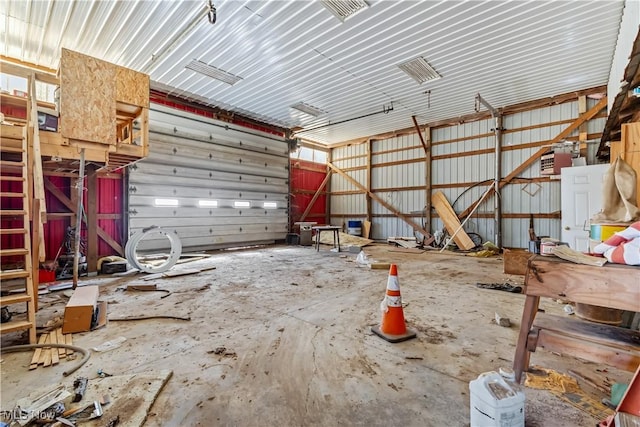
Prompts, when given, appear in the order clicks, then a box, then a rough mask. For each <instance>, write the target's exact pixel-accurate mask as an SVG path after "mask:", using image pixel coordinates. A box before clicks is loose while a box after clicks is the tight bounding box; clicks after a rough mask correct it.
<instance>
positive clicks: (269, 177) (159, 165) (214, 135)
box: [128, 105, 289, 251]
mask: <svg viewBox="0 0 640 427" xmlns="http://www.w3.org/2000/svg"><path fill="white" fill-rule="evenodd" d="M149 123H150V129H149V131H150V132H149V137H150V144H149V147H150V148H149V149H150V154H149V157H148V158H146V159H144V160H141V161H140V162H138V163H136V164H134V165H132V166H130V167H129V187H128V188H129V199H128V201H129V231H130V233H133V232H135V231H137V230H140V229H142V228H146V227H150V226H154V225H155V226H159V227H162V228H163V229H165V230H166V231H169V232H175V233H176V234H177V235H178V236H179V237H180V240H181V242H182V245H183V248H184V250H193V249H195V248H198V249H213V248H216V247H229V246H234V245H235V246H238V245H250V244H256V243H265V242H268V241H274V240H280V239H284V238H285V237H286V233H287V226H288V194H289V181H288V169H287V165H288V161H289V160H288V152H287V147H288V145H287V143H286V142H285V141H284V139H283V138H282V137H278V136H275V135H269V134H263V133H260V132H258V131H255V130H252V129H249V130H244V129H241V128H239V127H236V126H233V125H230V124H227V123H223V122H218V121H214V120H211V119H208V118H205V117H199V116H194V115H192V114H189V113H185V112H180V111H173V110H170V109H167V108H165V107H159V106H156V105H152V108H151V112H150V118H149ZM161 199H165V200H161ZM214 200H215V202H216V203H217V206H216V207H200V206H199V203H203V201H205V202H204V203H207V202H208V203H211V202H212V201H214ZM234 202H245V203H246V202H249V203H250V207H240V208H238V207H234ZM265 202H269V204H268V205H267V206H266V208H265V205H264V203H265ZM271 203H275V206H276V208H273V205H271ZM163 204H164V205H166V204H171V206H162V205H163ZM173 204H175V206H173ZM168 249H169V241H168V239H166V238H162V237H160V236H158V237H157V238H152V239H150V240H147V239H145V240H143V241H141V242H140V244H139V245H138V250H143V251H144V250H162V251H164V250H168Z"/></svg>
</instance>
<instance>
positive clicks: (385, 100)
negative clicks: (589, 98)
mask: <svg viewBox="0 0 640 427" xmlns="http://www.w3.org/2000/svg"><path fill="white" fill-rule="evenodd" d="M367 3H368V4H369V7H368V8H366V9H365V10H363V11H361V12H359V13H357V14H356V15H354V16H353V17H350V18H348V19H347V20H345V22H344V23H342V22H341V21H340V20H339V19H338V18H336V17H335V16H334V15H333V14H332V13H331V12H330V11H329V10H328V9H326V8H325V7H324V6H323V5H322V4H321V2H319V1H232V0H226V1H221V0H215V1H214V4H215V7H216V8H217V22H216V23H215V24H213V25H212V24H210V23H209V21H208V19H207V16H206V14H207V10H208V9H207V3H206V2H205V1H186V0H182V1H51V0H50V1H45V0H30V1H26V0H3V1H1V2H0V40H2V42H3V47H2V48H0V53H2V54H3V55H6V56H9V57H13V58H17V59H20V60H23V61H26V62H32V63H36V64H38V65H42V66H46V67H51V68H57V66H58V61H59V51H60V48H61V47H66V48H69V49H73V50H77V51H80V52H83V53H86V54H89V55H92V56H95V57H98V58H101V59H105V60H108V61H111V62H114V63H117V64H120V65H124V66H126V67H130V68H133V69H136V70H140V71H145V72H148V73H150V75H151V79H152V80H153V81H154V82H156V87H159V88H162V89H164V90H170V91H171V92H172V93H173V94H175V95H181V96H185V97H188V98H193V99H198V100H200V101H204V102H207V103H208V104H211V105H215V106H220V107H222V108H227V109H231V110H234V111H238V112H242V113H244V114H248V115H250V116H252V117H254V118H257V119H260V120H264V121H267V122H270V123H272V124H276V125H280V126H285V127H296V126H299V127H303V128H306V129H309V128H314V127H317V126H320V125H324V124H327V123H334V122H340V121H343V120H346V119H350V118H353V117H357V116H363V115H367V114H369V113H376V112H381V111H383V108H385V107H386V108H388V107H389V106H390V105H391V104H393V111H390V112H388V113H387V114H377V115H373V116H370V117H367V118H363V119H360V120H356V121H350V122H347V123H344V124H338V125H334V126H329V127H324V128H321V129H318V130H316V131H309V132H303V133H300V134H299V136H301V137H304V138H307V139H311V140H315V141H318V142H323V143H336V142H341V141H345V140H351V139H354V138H359V137H364V136H368V135H373V134H378V133H383V132H388V131H393V130H397V129H402V128H406V127H410V126H412V121H411V116H412V115H415V116H418V118H419V121H420V122H430V121H435V120H440V119H445V118H450V117H455V116H459V115H463V114H467V113H471V112H473V107H474V96H475V94H476V92H480V93H481V94H482V96H483V98H485V99H487V100H488V101H489V102H490V103H491V104H492V105H493V106H495V107H501V106H505V105H510V104H514V103H518V102H525V101H529V100H534V99H538V98H542V97H546V96H553V95H557V94H559V93H564V92H569V91H573V90H579V89H585V88H589V87H593V86H599V85H604V84H606V82H607V78H608V73H609V69H610V66H611V60H612V55H613V51H614V48H615V44H616V38H617V33H618V27H619V22H620V18H621V14H622V8H623V6H624V2H622V1H549V2H547V1H529V2H524V1H507V2H505V1H497V0H496V1H473V2H459V1H451V0H448V1H440V2H436V1H367ZM420 56H421V57H424V58H425V59H426V60H427V61H428V63H429V64H430V65H431V66H433V67H434V68H435V70H436V71H437V72H438V73H439V74H440V75H441V76H442V78H441V79H439V80H434V81H430V82H426V83H423V84H422V85H418V83H417V82H416V81H414V80H413V79H412V78H410V77H409V76H408V75H406V74H405V73H404V72H403V71H402V70H400V69H399V68H398V67H397V65H398V64H399V63H401V62H404V61H407V60H410V59H413V58H416V57H420ZM194 59H197V60H199V61H202V62H205V63H207V64H209V65H212V66H214V67H217V68H220V69H222V70H224V71H227V72H229V73H231V74H234V75H236V76H239V77H241V78H242V80H241V81H240V82H238V83H236V84H235V85H233V86H230V85H228V84H226V83H222V82H219V81H216V80H212V79H211V78H209V77H206V76H203V75H201V74H198V73H196V72H194V71H192V70H189V69H186V68H185V66H186V65H187V64H188V63H189V62H191V61H192V60H194ZM426 91H431V94H430V96H429V97H428V96H427V95H426V94H425V92H426ZM301 101H302V102H305V103H307V104H310V105H313V106H315V107H317V108H319V109H321V110H323V111H326V112H327V114H325V115H322V116H320V117H312V116H309V115H306V114H304V113H301V112H299V111H297V110H294V109H291V108H290V106H291V105H293V104H295V103H297V102H301Z"/></svg>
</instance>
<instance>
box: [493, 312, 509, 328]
mask: <svg viewBox="0 0 640 427" xmlns="http://www.w3.org/2000/svg"><path fill="white" fill-rule="evenodd" d="M495 321H496V324H497V325H498V326H502V327H503V328H510V327H511V320H510V319H509V318H508V317H504V316H502V315H500V314H499V313H498V312H496V314H495Z"/></svg>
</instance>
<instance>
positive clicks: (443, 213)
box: [431, 191, 476, 250]
mask: <svg viewBox="0 0 640 427" xmlns="http://www.w3.org/2000/svg"><path fill="white" fill-rule="evenodd" d="M431 203H432V204H433V207H434V208H435V209H436V212H438V216H439V217H440V219H441V220H442V222H443V223H444V225H445V227H447V231H448V232H449V235H451V236H453V233H455V232H456V230H458V228H459V227H460V221H459V220H458V216H457V215H456V213H455V211H454V210H453V208H452V207H451V205H450V204H449V201H448V200H447V198H446V197H445V195H444V194H443V193H442V191H437V192H435V193H433V195H432V196H431ZM453 241H454V242H456V245H458V247H459V248H460V249H464V250H469V249H473V248H474V247H475V246H476V245H475V243H473V240H471V238H470V237H469V236H468V235H467V233H465V231H464V230H460V231H458V234H456V236H455V237H454V238H453Z"/></svg>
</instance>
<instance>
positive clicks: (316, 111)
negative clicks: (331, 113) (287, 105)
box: [291, 102, 327, 117]
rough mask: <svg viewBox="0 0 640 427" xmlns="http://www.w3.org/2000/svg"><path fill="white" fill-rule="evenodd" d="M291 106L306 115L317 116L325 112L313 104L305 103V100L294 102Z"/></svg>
mask: <svg viewBox="0 0 640 427" xmlns="http://www.w3.org/2000/svg"><path fill="white" fill-rule="evenodd" d="M291 108H293V109H295V110H298V111H302V112H303V113H305V114H308V115H310V116H313V117H319V116H322V115H324V114H327V112H326V111H324V110H321V109H320V108H318V107H314V106H313V105H309V104H307V103H305V102H298V103H296V104H293V105H292V106H291Z"/></svg>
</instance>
